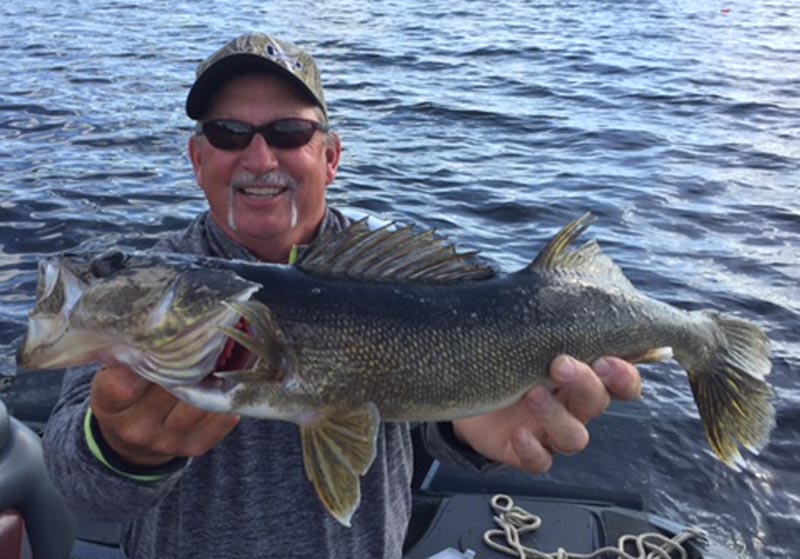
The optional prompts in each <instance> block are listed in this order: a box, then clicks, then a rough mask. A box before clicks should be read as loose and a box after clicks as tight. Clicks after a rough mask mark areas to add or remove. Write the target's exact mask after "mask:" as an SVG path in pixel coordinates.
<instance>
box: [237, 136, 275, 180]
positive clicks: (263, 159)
mask: <svg viewBox="0 0 800 559" xmlns="http://www.w3.org/2000/svg"><path fill="white" fill-rule="evenodd" d="M242 165H243V166H244V168H245V169H246V170H247V171H250V172H251V173H255V174H260V173H264V172H266V171H272V170H274V169H276V168H277V167H278V158H277V157H276V156H275V150H274V149H273V148H272V146H270V145H269V144H267V141H266V140H265V139H264V136H262V135H261V134H255V135H254V136H253V139H252V140H250V144H249V145H248V146H247V147H246V148H245V149H244V153H242Z"/></svg>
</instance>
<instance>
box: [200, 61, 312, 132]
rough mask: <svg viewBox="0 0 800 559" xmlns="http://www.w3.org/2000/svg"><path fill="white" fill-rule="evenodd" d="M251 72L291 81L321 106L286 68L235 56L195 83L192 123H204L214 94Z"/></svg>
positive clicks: (205, 72) (211, 67)
mask: <svg viewBox="0 0 800 559" xmlns="http://www.w3.org/2000/svg"><path fill="white" fill-rule="evenodd" d="M250 72H266V73H272V74H277V75H279V76H282V77H285V78H287V79H288V80H289V81H290V82H291V83H293V84H295V85H296V86H297V88H298V90H299V91H301V92H303V93H304V94H305V95H306V96H307V97H308V99H309V100H310V101H311V102H313V103H314V104H315V105H318V106H320V107H321V105H320V104H319V101H318V100H317V99H316V97H315V96H314V94H313V93H312V92H311V91H310V90H309V89H308V87H307V86H306V84H305V83H303V81H302V80H301V79H300V78H298V77H297V76H295V75H294V74H292V73H291V72H290V71H289V70H287V69H286V68H284V67H283V66H281V65H279V64H276V63H275V62H272V61H271V60H269V59H267V58H264V57H263V56H258V55H255V54H249V53H240V54H232V55H229V56H226V57H225V58H223V59H221V60H218V61H217V62H215V63H214V64H212V65H211V66H210V67H208V68H207V69H206V70H205V71H204V72H203V73H202V75H200V77H198V78H197V80H195V82H194V84H193V85H192V88H191V89H190V90H189V95H188V96H187V97H186V114H187V115H189V118H191V119H192V120H200V119H201V118H202V117H203V114H204V113H205V112H206V109H207V108H208V104H209V103H210V101H211V98H212V97H213V96H214V93H216V92H217V90H218V89H219V88H220V87H221V86H222V85H224V84H225V82H227V81H228V80H229V79H231V78H232V77H234V76H238V75H241V74H247V73H250ZM322 109H323V110H325V109H324V107H322Z"/></svg>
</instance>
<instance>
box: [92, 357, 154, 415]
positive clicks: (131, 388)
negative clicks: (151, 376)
mask: <svg viewBox="0 0 800 559" xmlns="http://www.w3.org/2000/svg"><path fill="white" fill-rule="evenodd" d="M151 386H153V383H151V382H150V381H147V380H145V379H143V378H142V377H140V376H139V375H137V374H136V373H134V372H133V371H131V370H130V369H127V368H125V367H121V366H106V367H103V368H102V369H100V370H99V371H97V373H96V374H95V375H94V379H92V396H91V407H92V409H93V410H95V411H97V408H100V409H101V410H103V411H104V412H106V413H116V412H120V411H123V410H125V409H127V408H128V407H130V406H131V405H133V404H134V403H136V402H138V401H139V400H140V399H142V397H144V395H145V393H146V392H147V391H148V390H149V389H150V387H151Z"/></svg>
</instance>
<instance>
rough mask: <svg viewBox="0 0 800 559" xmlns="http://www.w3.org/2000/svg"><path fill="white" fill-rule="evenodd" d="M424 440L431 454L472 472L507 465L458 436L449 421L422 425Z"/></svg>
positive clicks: (485, 471) (484, 471)
mask: <svg viewBox="0 0 800 559" xmlns="http://www.w3.org/2000/svg"><path fill="white" fill-rule="evenodd" d="M422 440H423V443H424V444H425V449H426V450H427V451H428V452H429V453H430V455H431V456H432V457H433V458H435V459H437V460H439V461H440V462H442V463H444V464H452V465H454V466H459V467H461V468H464V469H466V470H468V471H471V472H482V473H487V472H492V471H495V470H497V469H501V468H506V467H507V466H505V465H503V464H501V463H499V462H495V461H493V460H489V459H488V458H486V457H484V456H483V455H482V454H480V453H478V452H476V451H475V450H473V449H472V447H470V446H469V445H467V444H464V443H462V442H461V441H459V440H458V438H456V435H455V432H454V431H453V424H452V423H451V422H449V421H440V422H436V423H425V424H423V425H422Z"/></svg>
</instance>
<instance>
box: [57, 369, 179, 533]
mask: <svg viewBox="0 0 800 559" xmlns="http://www.w3.org/2000/svg"><path fill="white" fill-rule="evenodd" d="M94 373H95V368H94V367H91V366H89V367H80V368H76V369H70V370H69V371H67V372H66V373H65V374H64V384H63V386H62V389H61V396H60V398H59V400H58V403H57V404H56V406H55V408H54V409H53V413H52V415H51V416H50V419H49V421H48V423H47V427H46V428H45V433H44V437H43V440H42V442H43V446H44V458H45V464H46V466H47V470H48V473H49V474H50V478H51V479H52V481H53V483H54V484H55V485H56V487H57V488H58V490H59V491H60V492H61V494H62V495H63V496H64V498H65V499H66V500H67V501H68V503H69V504H70V507H71V508H72V510H74V511H75V512H76V513H77V514H78V515H79V516H84V517H86V518H102V519H103V520H108V521H114V522H122V521H126V520H131V519H133V518H135V517H138V516H141V515H142V514H143V513H144V512H145V511H147V510H149V509H150V508H152V507H153V506H155V505H156V504H157V503H158V502H159V501H160V500H161V499H162V498H163V496H164V495H165V494H166V493H167V492H169V491H170V489H171V488H172V487H173V486H174V485H175V483H176V482H177V480H178V479H179V478H180V476H181V474H182V472H183V471H184V469H185V465H186V463H188V460H187V461H186V462H185V463H184V464H183V465H182V466H181V467H175V468H172V470H171V471H170V472H168V473H164V472H160V475H149V476H144V475H130V474H129V473H126V472H124V471H121V470H120V469H118V468H112V467H109V465H108V463H104V462H103V461H101V460H100V459H98V457H97V456H96V454H95V453H96V452H97V449H95V452H93V450H92V448H91V442H92V441H91V437H90V438H89V440H87V436H86V428H87V417H88V416H87V414H88V409H89V392H90V387H91V382H92V377H93V376H94Z"/></svg>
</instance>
